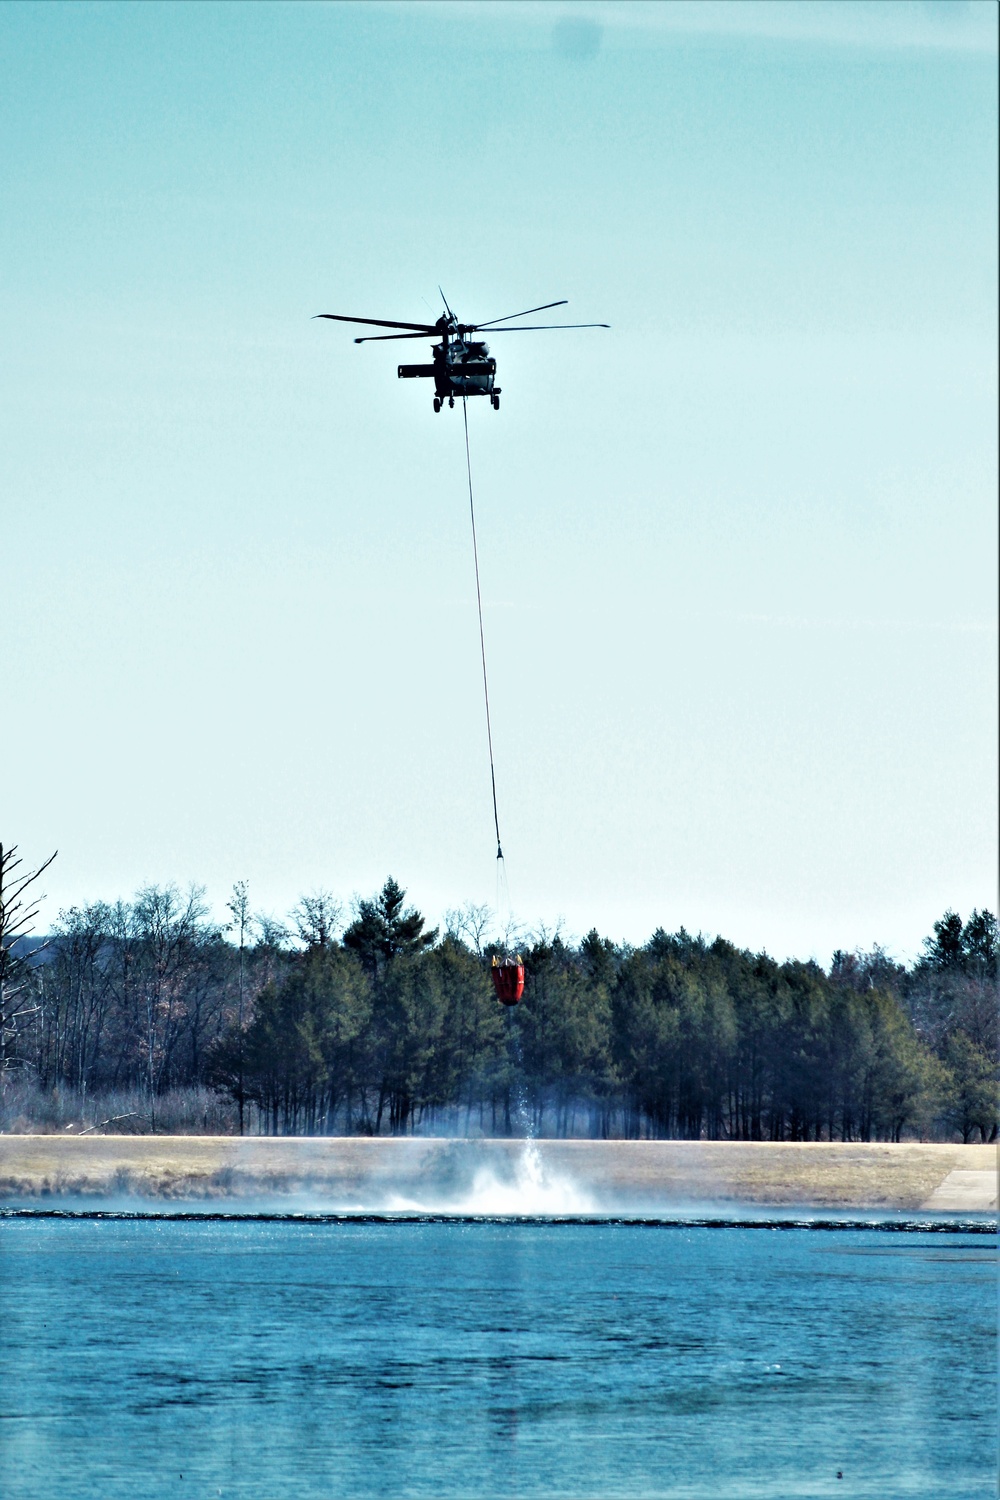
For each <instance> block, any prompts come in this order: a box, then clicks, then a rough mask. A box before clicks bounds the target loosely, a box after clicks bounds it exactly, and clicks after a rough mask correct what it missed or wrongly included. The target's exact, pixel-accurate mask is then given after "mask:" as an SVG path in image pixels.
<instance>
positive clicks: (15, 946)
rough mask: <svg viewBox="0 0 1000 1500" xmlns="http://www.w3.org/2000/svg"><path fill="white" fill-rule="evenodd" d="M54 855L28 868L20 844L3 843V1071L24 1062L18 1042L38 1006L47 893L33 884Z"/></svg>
mask: <svg viewBox="0 0 1000 1500" xmlns="http://www.w3.org/2000/svg"><path fill="white" fill-rule="evenodd" d="M58 852H59V851H58V850H56V851H55V853H54V854H50V855H49V857H48V859H47V860H45V862H44V864H41V865H39V866H38V868H37V870H25V871H24V872H23V873H21V874H19V873H18V871H20V870H21V866H22V864H23V863H24V862H23V860H22V859H21V858H20V856H19V855H18V852H17V845H16V844H12V845H11V846H10V847H9V848H5V847H4V845H3V844H0V1073H2V1072H4V1071H6V1069H8V1068H11V1067H16V1066H17V1064H18V1063H20V1062H21V1061H22V1059H21V1057H20V1055H19V1051H18V1041H19V1038H20V1034H21V1032H22V1030H23V1028H24V1024H25V1022H26V1020H27V1018H28V1016H29V1015H34V1014H35V1013H36V1011H37V1009H38V1007H37V1005H34V1004H32V999H33V996H32V985H33V975H32V970H31V960H32V959H33V958H34V957H35V955H36V954H37V953H39V952H41V950H42V949H43V948H44V947H45V943H44V942H41V943H37V944H35V946H34V947H32V945H31V933H32V931H33V930H34V923H35V918H36V916H37V915H38V907H39V905H40V903H41V901H42V899H43V893H41V892H38V891H33V890H32V889H31V887H32V886H33V885H34V883H35V881H36V880H38V879H39V877H40V876H41V875H42V874H43V873H44V871H46V870H47V869H48V867H49V865H50V864H51V863H52V861H53V860H54V859H55V857H56V854H57V853H58Z"/></svg>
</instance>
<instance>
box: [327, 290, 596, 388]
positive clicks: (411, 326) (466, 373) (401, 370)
mask: <svg viewBox="0 0 1000 1500" xmlns="http://www.w3.org/2000/svg"><path fill="white" fill-rule="evenodd" d="M438 290H439V291H440V288H438ZM441 300H442V302H443V303H444V306H445V311H444V313H442V315H441V317H440V318H438V319H437V321H436V322H435V323H396V322H391V321H389V320H388V319H386V318H350V317H347V316H346V315H345V314H343V313H317V314H316V317H317V318H329V319H331V321H333V322H334V323H364V324H366V325H368V326H369V327H374V328H402V329H405V330H406V332H404V333H374V334H364V335H362V337H361V338H356V339H355V340H354V342H355V343H356V344H371V343H381V342H388V341H389V340H390V339H426V338H437V339H440V341H441V342H440V343H438V344H435V345H434V347H433V349H432V350H431V357H432V363H431V364H429V365H399V366H398V367H397V370H396V373H397V375H398V377H399V379H400V380H433V381H434V410H435V411H440V410H441V407H442V406H443V405H444V403H445V401H447V403H448V405H449V406H454V405H455V397H456V396H461V397H463V398H464V397H466V396H489V398H490V405H491V406H492V407H493V410H494V411H499V410H500V387H499V386H498V385H497V383H496V374H497V362H496V360H495V359H494V358H493V357H492V356H491V354H490V350H489V345H488V344H486V343H484V342H483V341H482V340H477V339H471V338H470V337H469V335H470V334H473V333H481V332H482V331H483V330H484V329H487V328H488V329H491V330H492V333H536V332H538V331H540V330H542V329H554V328H609V327H610V326H611V325H610V324H608V323H529V324H518V325H515V326H513V327H510V326H508V327H506V328H501V327H498V324H501V323H506V324H510V320H511V318H527V317H530V315H531V314H532V313H539V312H547V311H548V310H549V308H550V307H566V306H567V299H566V298H565V297H564V298H563V299H562V301H560V302H544V303H542V305H541V307H527V308H525V310H524V311H523V312H518V313H507V315H506V316H505V317H503V318H489V319H487V320H486V321H485V322H483V323H460V322H459V321H458V319H457V318H456V316H455V314H454V313H453V312H452V310H451V308H450V307H449V306H448V299H447V298H446V297H445V295H444V292H441Z"/></svg>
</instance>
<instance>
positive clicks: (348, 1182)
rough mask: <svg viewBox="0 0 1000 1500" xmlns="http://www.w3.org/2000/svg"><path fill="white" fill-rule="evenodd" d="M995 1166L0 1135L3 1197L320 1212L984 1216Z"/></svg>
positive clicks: (892, 1156)
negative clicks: (292, 1207)
mask: <svg viewBox="0 0 1000 1500" xmlns="http://www.w3.org/2000/svg"><path fill="white" fill-rule="evenodd" d="M528 1147H530V1155H529V1153H528V1151H527V1150H526V1148H528ZM997 1173H998V1148H997V1146H996V1145H969V1146H961V1145H953V1144H945V1145H942V1144H937V1143H934V1144H924V1143H918V1142H903V1143H900V1144H891V1143H885V1142H878V1143H854V1142H848V1143H844V1142H839V1141H836V1142H825V1141H823V1142H812V1141H810V1142H795V1143H792V1142H769V1141H768V1142H762V1141H731V1142H730V1141H589V1140H588V1141H579V1140H576V1141H558V1140H542V1141H536V1142H526V1141H524V1140H509V1139H503V1140H464V1139H460V1140H456V1139H442V1138H440V1137H380V1138H371V1137H364V1136H351V1137H332V1136H331V1137H322V1136H310V1137H302V1136H295V1137H291V1136H243V1137H239V1136H90V1137H86V1138H83V1137H80V1136H76V1137H73V1136H70V1137H63V1136H52V1135H16V1136H14V1135H12V1136H0V1203H2V1204H4V1205H5V1206H18V1205H20V1206H39V1204H40V1202H43V1203H46V1204H48V1205H53V1204H54V1203H60V1202H62V1203H65V1201H66V1200H70V1199H75V1200H78V1201H80V1200H82V1201H83V1202H84V1203H85V1204H86V1205H88V1206H94V1205H95V1204H96V1202H97V1201H104V1202H108V1201H122V1200H126V1199H127V1200H131V1201H135V1200H137V1199H138V1200H150V1199H152V1200H155V1201H157V1202H161V1203H162V1202H169V1203H172V1204H175V1205H179V1204H182V1203H184V1202H196V1203H203V1204H204V1203H206V1202H212V1201H215V1202H220V1203H221V1202H238V1203H244V1204H246V1203H248V1202H250V1201H254V1202H256V1203H260V1202H261V1201H272V1200H279V1201H280V1202H283V1203H284V1204H285V1206H288V1203H289V1201H292V1202H294V1203H296V1204H300V1203H303V1202H308V1203H309V1204H311V1205H312V1206H313V1207H315V1208H317V1209H318V1208H321V1207H324V1206H325V1207H328V1208H330V1209H332V1210H335V1209H337V1208H340V1207H344V1208H350V1209H355V1210H357V1209H364V1208H370V1209H378V1208H385V1207H387V1206H388V1207H390V1208H391V1207H392V1206H393V1205H400V1206H409V1207H413V1208H416V1209H420V1208H426V1209H427V1210H429V1211H433V1210H434V1209H435V1208H438V1209H442V1210H444V1211H449V1209H450V1208H452V1207H453V1206H455V1205H466V1206H468V1207H470V1209H474V1208H475V1206H476V1205H478V1204H481V1205H482V1211H484V1212H494V1211H495V1212H500V1213H509V1212H515V1213H516V1212H518V1205H519V1204H521V1203H522V1202H523V1204H524V1205H525V1209H524V1211H525V1212H528V1213H538V1212H546V1211H554V1212H561V1211H564V1212H568V1213H576V1212H587V1211H597V1212H601V1211H615V1212H618V1211H631V1210H634V1211H641V1210H642V1209H644V1208H645V1209H649V1210H651V1211H656V1210H661V1211H662V1210H664V1209H677V1208H678V1207H680V1206H684V1205H687V1206H697V1205H701V1206H711V1207H719V1206H725V1205H733V1204H747V1205H750V1204H755V1205H758V1206H761V1207H764V1206H767V1207H772V1208H815V1209H857V1210H861V1211H864V1210H889V1211H891V1210H910V1211H913V1210H920V1209H923V1210H931V1211H937V1212H954V1211H965V1212H972V1213H989V1212H990V1211H995V1210H996V1208H997ZM491 1204H500V1205H502V1206H500V1207H498V1208H491V1206H490V1205H491ZM561 1205H562V1206H561ZM565 1205H570V1206H568V1207H566V1206H565Z"/></svg>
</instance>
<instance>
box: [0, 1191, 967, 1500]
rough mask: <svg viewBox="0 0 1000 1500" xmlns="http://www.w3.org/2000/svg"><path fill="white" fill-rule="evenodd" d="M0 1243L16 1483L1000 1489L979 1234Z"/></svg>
mask: <svg viewBox="0 0 1000 1500" xmlns="http://www.w3.org/2000/svg"><path fill="white" fill-rule="evenodd" d="M0 1236H2V1252H3V1260H4V1268H5V1274H4V1286H5V1298H4V1300H5V1302H6V1304H7V1306H6V1311H5V1340H4V1342H5V1347H6V1353H5V1364H6V1366H7V1379H6V1380H5V1382H4V1391H3V1396H2V1403H3V1404H2V1418H3V1431H4V1438H5V1443H4V1448H5V1464H4V1471H5V1488H6V1493H7V1495H8V1496H9V1497H10V1500H28V1497H31V1500H41V1497H48V1496H59V1497H60V1500H73V1497H80V1500H84V1497H87V1500H89V1497H92V1496H93V1497H96V1496H100V1497H101V1500H117V1497H124V1496H129V1497H130V1500H131V1497H132V1496H134V1495H135V1494H136V1493H140V1492H141V1493H142V1494H143V1495H144V1496H149V1497H153V1500H159V1497H161V1496H166V1495H168V1494H169V1495H171V1496H175V1495H182V1494H191V1495H199V1496H218V1495H225V1496H240V1497H244V1496H245V1497H250V1496H272V1495H279V1494H282V1495H284V1494H288V1495H291V1494H294V1495H296V1496H324V1497H329V1496H339V1495H348V1494H350V1495H380V1496H381V1495H385V1494H401V1495H426V1494H437V1495H446V1496H458V1495H472V1494H475V1495H498V1496H515V1495H516V1496H536V1495H543V1494H544V1495H599V1496H611V1495H630V1496H635V1495H657V1496H682V1495H683V1496H685V1497H697V1496H719V1495H726V1496H748V1497H749V1496H767V1495H775V1496H777V1495H784V1496H787V1495H793V1494H794V1495H797V1496H810V1495H826V1494H837V1495H852V1496H878V1497H891V1496H896V1495H898V1496H909V1495H928V1496H930V1495H933V1496H944V1495H955V1496H959V1495H960V1496H962V1497H974V1496H978V1495H983V1496H985V1495H988V1494H992V1493H993V1456H994V1455H993V1432H994V1413H995V1408H996V1401H995V1395H996V1392H995V1379H994V1373H993V1372H994V1370H995V1357H994V1333H995V1330H994V1318H993V1311H992V1309H993V1304H994V1296H993V1290H994V1277H995V1269H994V1263H995V1242H994V1240H993V1238H992V1236H988V1235H982V1234H941V1233H936V1234H924V1233H906V1234H890V1233H885V1232H879V1231H877V1230H866V1231H843V1232H838V1233H810V1232H809V1231H808V1230H806V1229H791V1230H786V1231H784V1232H776V1231H774V1232H768V1231H767V1230H760V1229H756V1230H754V1229H741V1228H732V1227H730V1228H725V1229H712V1228H704V1227H692V1226H684V1225H674V1226H661V1227H656V1226H639V1225H625V1224H621V1223H617V1224H616V1223H607V1224H603V1225H602V1224H594V1223H589V1224H584V1223H577V1224H554V1223H552V1222H546V1221H544V1220H538V1221H536V1222H534V1223H523V1222H522V1223H503V1222H497V1221H493V1222H482V1221H478V1222H474V1221H470V1220H464V1221H463V1220H461V1219H458V1220H455V1221H453V1222H432V1223H412V1222H410V1223H392V1222H388V1223H387V1222H381V1223H371V1222H361V1221H355V1222H338V1223H330V1222H317V1221H305V1222H289V1221H284V1222H267V1221H262V1220H255V1219H230V1220H225V1221H218V1220H216V1221H212V1220H202V1221H190V1220H188V1221H180V1222H178V1221H176V1220H174V1221H171V1220H162V1219H156V1218H138V1219H131V1220H112V1221H108V1220H103V1221H95V1220H93V1219H86V1218H75V1219H74V1218H71V1219H44V1218H38V1217H33V1218H23V1219H6V1220H2V1221H0ZM15 1290H16V1294H15ZM838 1469H840V1470H842V1472H843V1476H844V1477H843V1480H842V1481H841V1480H838V1479H837V1477H836V1475H837V1470H838ZM182 1476H183V1477H182Z"/></svg>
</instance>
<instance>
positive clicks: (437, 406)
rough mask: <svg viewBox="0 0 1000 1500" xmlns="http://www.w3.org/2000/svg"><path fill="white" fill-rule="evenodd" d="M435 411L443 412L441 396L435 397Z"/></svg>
mask: <svg viewBox="0 0 1000 1500" xmlns="http://www.w3.org/2000/svg"><path fill="white" fill-rule="evenodd" d="M434 410H435V411H440V410H441V397H440V396H435V397H434Z"/></svg>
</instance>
